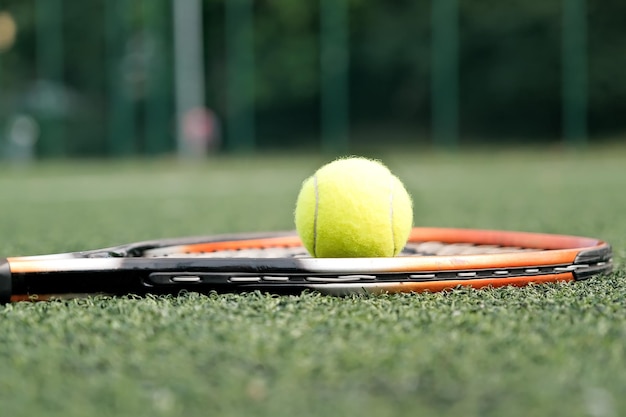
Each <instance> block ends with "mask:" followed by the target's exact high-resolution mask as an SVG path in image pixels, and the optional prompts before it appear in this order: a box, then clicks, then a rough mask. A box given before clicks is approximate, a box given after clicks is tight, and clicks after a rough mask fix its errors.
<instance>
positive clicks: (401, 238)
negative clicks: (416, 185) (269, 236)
mask: <svg viewBox="0 0 626 417" xmlns="http://www.w3.org/2000/svg"><path fill="white" fill-rule="evenodd" d="M295 223H296V229H297V231H298V234H299V235H300V239H301V240H302V243H303V245H304V247H305V248H306V249H307V250H308V251H309V253H310V254H311V255H312V256H316V257H324V258H348V257H381V256H395V255H397V254H398V253H400V251H402V249H403V248H404V246H405V244H406V242H407V240H408V237H409V233H410V232H411V226H412V223H413V204H412V202H411V197H410V196H409V194H408V193H407V191H406V189H405V188H404V185H402V182H401V181H400V180H399V179H398V178H397V177H395V176H394V175H393V174H392V173H391V172H390V171H389V169H388V168H387V167H386V166H384V165H383V164H381V163H380V162H377V161H373V160H370V159H366V158H360V157H353V158H347V159H338V160H336V161H333V162H331V163H329V164H327V165H324V166H323V167H322V168H320V169H319V170H318V171H317V172H316V173H315V174H314V175H313V176H312V177H310V178H308V179H306V180H305V181H304V183H303V184H302V189H301V190H300V194H299V195H298V200H297V203H296V210H295Z"/></svg>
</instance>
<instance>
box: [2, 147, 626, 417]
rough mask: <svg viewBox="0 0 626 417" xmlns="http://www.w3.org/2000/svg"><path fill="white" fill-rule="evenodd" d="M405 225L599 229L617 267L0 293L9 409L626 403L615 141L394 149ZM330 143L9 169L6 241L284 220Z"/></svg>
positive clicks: (340, 412)
mask: <svg viewBox="0 0 626 417" xmlns="http://www.w3.org/2000/svg"><path fill="white" fill-rule="evenodd" d="M367 156H375V157H378V158H381V159H382V160H383V161H384V162H385V163H386V164H387V165H389V166H390V168H391V169H392V170H393V171H394V172H395V173H396V174H397V175H398V176H399V177H400V178H401V179H402V180H403V181H404V183H405V185H406V186H407V189H408V190H409V191H410V192H411V193H412V195H413V198H414V204H415V224H416V225H425V226H450V227H472V228H497V229H508V230H525V231H537V232H547V233H562V234H577V235H584V236H591V237H598V238H602V239H604V240H607V241H609V242H610V243H612V244H613V248H614V254H615V264H616V269H615V272H614V273H613V274H611V275H610V276H605V277H599V278H595V279H592V280H590V281H587V282H581V283H575V284H553V285H543V286H531V287H527V288H523V289H514V288H504V289H497V290H482V291H475V290H459V291H454V292H450V293H445V294H421V295H394V296H378V297H376V296H371V297H369V296H368V297H354V298H330V297H324V296H319V295H316V294H304V295H302V296H297V297H273V296H269V295H263V294H256V293H253V294H244V295H211V296H201V295H197V294H186V295H182V296H180V297H162V298H151V297H148V298H144V299H136V298H133V297H128V298H116V299H110V298H106V297H100V298H92V299H83V300H75V301H71V302H46V303H34V304H30V303H19V304H13V305H8V306H5V307H0V407H1V408H0V409H1V412H0V414H1V415H6V416H35V415H46V416H63V417H73V416H111V417H113V416H116V417H119V416H208V415H220V416H272V417H278V416H289V417H292V416H300V417H304V416H324V417H327V416H348V415H351V416H355V415H358V416H391V415H394V416H398V415H401V416H424V417H427V416H438V417H441V416H481V417H486V416H511V417H515V416H520V417H525V416H539V415H550V416H560V415H562V416H568V417H575V416H590V417H610V416H621V415H624V414H625V413H626V372H625V370H626V269H625V268H626V265H625V263H626V149H625V148H620V147H617V146H614V147H607V148H602V149H596V148H592V149H591V150H589V151H587V152H579V153H576V152H571V153H570V152H561V151H556V150H543V151H534V150H520V151H517V152H514V151H512V150H509V151H501V152H500V151H491V152H489V153H471V154H464V155H462V156H454V155H442V154H432V153H419V152H417V151H411V152H399V151H397V152H392V151H389V152H387V153H383V154H370V155H367ZM327 160H328V159H327V158H322V157H319V156H314V157H310V156H293V155H285V156H261V157H257V158H243V157H222V158H218V159H214V160H211V159H209V160H207V161H203V162H202V163H191V164H182V163H180V162H178V161H175V160H162V161H126V162H124V161H121V162H120V161H116V162H106V163H105V162H93V161H92V162H85V161H83V162H71V163H69V162H68V163H61V162H51V163H47V164H43V165H38V166H35V167H32V168H29V167H10V166H8V165H4V166H2V167H1V168H0V190H2V195H3V197H2V201H3V204H2V216H1V217H0V236H2V239H1V240H0V253H1V254H2V256H14V255H28V254H40V253H52V252H66V251H73V250H83V249H91V248H97V247H103V246H110V245H115V244H119V243H126V242H131V241H137V240H143V239H153V238H160V237H175V236H183V235H199V234H213V233H224V232H244V231H266V230H284V229H292V228H293V223H292V212H293V207H294V204H295V198H296V195H297V192H298V189H299V187H300V183H301V181H302V180H303V179H304V178H305V177H306V176H308V175H310V174H311V173H312V172H313V171H314V170H315V169H316V168H318V167H319V166H320V165H321V164H323V163H324V162H327Z"/></svg>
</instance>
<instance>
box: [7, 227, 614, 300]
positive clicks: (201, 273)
mask: <svg viewBox="0 0 626 417" xmlns="http://www.w3.org/2000/svg"><path fill="white" fill-rule="evenodd" d="M6 265H8V271H9V272H6V269H7V267H4V268H5V272H4V273H3V272H2V271H3V270H1V269H0V276H4V277H5V278H6V277H7V276H9V278H10V279H11V296H10V297H12V298H11V299H13V300H14V301H15V300H17V299H23V298H25V297H30V296H31V295H32V294H34V293H37V294H40V297H42V298H45V297H47V295H43V294H52V293H54V294H61V293H76V292H80V293H94V292H105V293H110V294H124V293H136V294H146V293H156V294H163V293H166V294H171V293H173V294H175V293H178V292H180V291H182V290H187V291H198V292H209V291H229V292H230V291H254V290H261V291H269V292H274V293H298V292H301V291H303V290H315V291H319V292H322V293H325V294H332V295H346V294H354V293H394V292H421V291H442V290H448V289H452V288H455V287H457V286H471V287H474V288H482V287H486V286H492V287H498V286H504V285H515V286H522V285H527V284H529V283H543V282H554V281H573V280H582V279H586V278H588V277H590V276H593V275H596V274H600V273H605V272H608V271H610V270H611V268H612V252H611V247H610V245H608V244H607V243H606V242H603V241H601V240H598V239H593V238H586V237H578V236H566V235H554V234H542V233H528V232H509V231H498V230H477V229H451V228H414V229H413V230H412V232H411V235H410V237H409V242H408V243H407V245H406V247H405V248H404V250H403V252H402V253H401V255H400V256H398V257H393V258H349V259H348V258H312V257H310V256H309V255H308V253H307V252H306V250H305V249H304V248H303V246H302V244H301V242H300V239H299V238H298V236H297V235H296V234H295V232H291V231H289V232H272V233H254V234H249V233H242V234H229V235H218V236H208V237H206V236H200V237H189V238H178V239H165V240H154V241H145V242H138V243H132V244H127V245H122V246H116V247H111V248H106V249H99V250H93V251H85V252H76V253H66V254H57V255H43V256H33V257H18V258H9V259H8V261H7V262H6ZM6 281H7V279H4V280H1V279H0V286H1V284H2V282H4V283H5V284H6ZM5 294H6V291H5Z"/></svg>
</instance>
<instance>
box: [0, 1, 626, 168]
mask: <svg viewBox="0 0 626 417" xmlns="http://www.w3.org/2000/svg"><path fill="white" fill-rule="evenodd" d="M624 16H626V2H624V1H621V0H604V1H601V2H587V1H586V0H511V1H508V2H499V1H493V0H431V1H427V0H423V1H410V0H387V1H363V0H318V1H294V0H256V1H252V0H176V1H175V0H92V1H88V2H86V1H79V0H0V152H1V155H2V157H3V158H4V159H10V160H32V159H35V158H59V157H61V158H73V157H117V156H124V157H129V156H144V155H168V154H172V155H173V154H179V155H182V156H192V155H195V156H197V155H203V154H205V153H207V154H208V153H255V152H264V151H275V150H288V151H289V150H299V149H302V150H310V151H320V152H322V151H323V152H329V153H347V152H350V151H354V149H355V148H358V147H360V146H390V145H394V144H399V145H416V146H423V147H425V148H442V149H451V150H454V149H457V148H462V147H466V146H467V147H471V146H477V145H484V146H494V145H504V146H506V145H520V144H524V145H526V144H535V145H544V144H548V145H549V146H551V147H555V146H556V147H585V146H587V145H589V144H597V143H603V142H616V141H621V140H622V138H623V137H624V133H625V132H626V117H625V115H626V77H625V76H624V68H626V27H625V26H624Z"/></svg>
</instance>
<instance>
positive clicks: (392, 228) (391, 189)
mask: <svg viewBox="0 0 626 417" xmlns="http://www.w3.org/2000/svg"><path fill="white" fill-rule="evenodd" d="M389 227H391V247H392V249H393V251H392V252H391V253H392V255H393V254H395V253H396V231H395V228H394V227H393V177H390V178H389Z"/></svg>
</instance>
